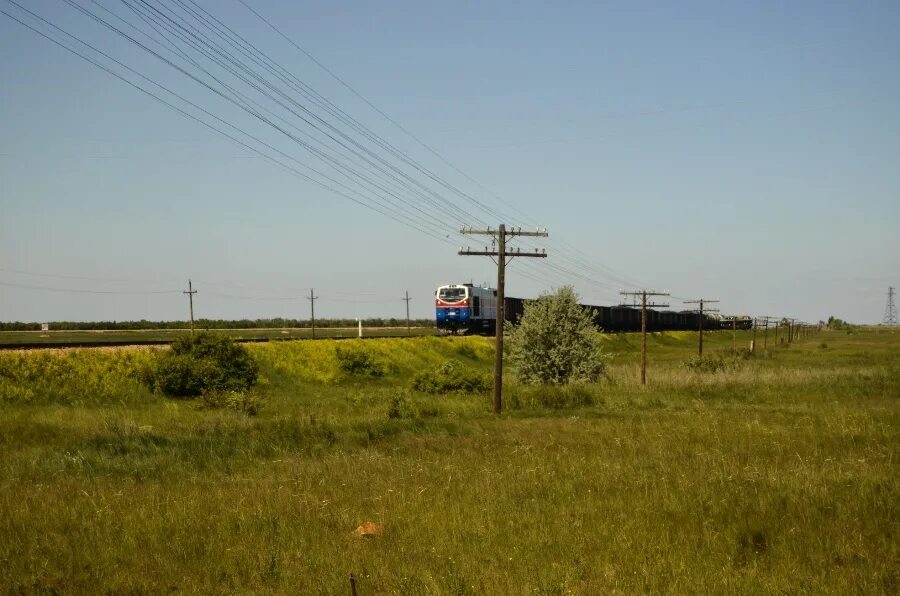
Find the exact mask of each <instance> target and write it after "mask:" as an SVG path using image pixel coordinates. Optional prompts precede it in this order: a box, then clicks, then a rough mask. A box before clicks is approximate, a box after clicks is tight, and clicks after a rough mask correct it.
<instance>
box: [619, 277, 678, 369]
mask: <svg viewBox="0 0 900 596" xmlns="http://www.w3.org/2000/svg"><path fill="white" fill-rule="evenodd" d="M619 293H620V294H622V295H623V296H632V297H633V298H637V297H638V296H640V298H641V385H646V384H647V307H648V306H656V307H661V308H665V307H667V306H669V305H668V304H660V303H657V302H654V303H653V304H647V296H668V295H669V292H654V291H653V290H634V291H631V292H626V291H625V290H621V291H620V292H619ZM620 306H631V305H629V304H621V305H620Z"/></svg>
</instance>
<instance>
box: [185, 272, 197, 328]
mask: <svg viewBox="0 0 900 596" xmlns="http://www.w3.org/2000/svg"><path fill="white" fill-rule="evenodd" d="M196 293H197V290H195V289H194V288H193V286H192V285H191V280H190V279H188V289H187V291H186V292H182V294H187V295H188V304H190V307H191V335H193V334H194V294H196Z"/></svg>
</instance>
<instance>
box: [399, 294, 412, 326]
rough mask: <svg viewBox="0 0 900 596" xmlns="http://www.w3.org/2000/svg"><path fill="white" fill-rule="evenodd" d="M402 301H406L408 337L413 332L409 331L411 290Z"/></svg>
mask: <svg viewBox="0 0 900 596" xmlns="http://www.w3.org/2000/svg"><path fill="white" fill-rule="evenodd" d="M400 300H405V301H406V335H410V334H411V332H410V330H409V301H410V300H412V298H410V297H409V290H406V297H405V298H401V299H400Z"/></svg>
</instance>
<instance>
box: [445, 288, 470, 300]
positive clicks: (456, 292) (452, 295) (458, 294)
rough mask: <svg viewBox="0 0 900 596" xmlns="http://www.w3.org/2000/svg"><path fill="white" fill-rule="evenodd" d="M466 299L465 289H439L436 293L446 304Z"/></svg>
mask: <svg viewBox="0 0 900 596" xmlns="http://www.w3.org/2000/svg"><path fill="white" fill-rule="evenodd" d="M465 297H466V289H465V288H441V290H440V292H438V298H440V299H441V300H446V301H448V302H456V301H457V300H462V299H463V298H465Z"/></svg>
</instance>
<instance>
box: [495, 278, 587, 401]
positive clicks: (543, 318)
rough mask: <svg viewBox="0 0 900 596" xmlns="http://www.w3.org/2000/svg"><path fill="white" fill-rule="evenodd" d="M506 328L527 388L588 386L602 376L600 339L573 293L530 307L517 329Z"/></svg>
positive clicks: (560, 293)
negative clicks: (575, 384) (529, 386)
mask: <svg viewBox="0 0 900 596" xmlns="http://www.w3.org/2000/svg"><path fill="white" fill-rule="evenodd" d="M508 328H509V331H508V332H507V333H508V337H509V339H508V345H509V351H510V356H511V360H512V362H513V364H514V365H515V367H516V372H517V374H518V376H519V379H520V380H521V381H522V382H523V383H525V384H530V385H536V384H551V385H564V384H567V383H590V382H594V381H597V380H598V379H599V378H600V377H602V376H603V373H604V370H605V365H604V361H603V354H602V352H601V349H600V335H599V334H598V333H597V330H596V329H595V328H594V323H593V318H592V316H591V312H590V309H587V308H584V307H582V306H581V305H579V304H578V295H577V294H575V291H574V290H573V289H572V288H571V287H563V288H560V289H558V290H557V291H556V292H555V293H553V294H544V295H542V296H541V297H540V298H538V299H537V300H535V301H532V302H526V303H525V311H524V313H523V314H522V318H521V319H520V321H519V324H518V325H512V324H508Z"/></svg>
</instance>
